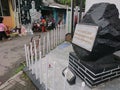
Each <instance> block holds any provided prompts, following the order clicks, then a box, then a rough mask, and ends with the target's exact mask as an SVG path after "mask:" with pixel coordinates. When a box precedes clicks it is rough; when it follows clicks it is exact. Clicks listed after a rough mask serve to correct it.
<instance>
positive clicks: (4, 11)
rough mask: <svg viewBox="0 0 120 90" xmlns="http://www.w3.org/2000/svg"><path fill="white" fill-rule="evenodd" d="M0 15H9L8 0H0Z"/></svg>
mask: <svg viewBox="0 0 120 90" xmlns="http://www.w3.org/2000/svg"><path fill="white" fill-rule="evenodd" d="M0 16H10V10H9V4H8V0H0Z"/></svg>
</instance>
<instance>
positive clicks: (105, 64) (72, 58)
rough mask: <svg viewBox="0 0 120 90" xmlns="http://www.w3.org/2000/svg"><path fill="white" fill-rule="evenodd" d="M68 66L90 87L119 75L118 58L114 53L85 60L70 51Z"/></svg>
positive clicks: (119, 60)
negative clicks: (100, 57)
mask: <svg viewBox="0 0 120 90" xmlns="http://www.w3.org/2000/svg"><path fill="white" fill-rule="evenodd" d="M69 67H70V68H71V69H72V70H73V71H74V72H75V73H76V74H77V75H78V76H79V77H80V78H81V79H82V80H83V81H84V82H85V83H86V84H87V85H88V86H90V87H94V86H96V85H98V84H100V83H103V82H105V81H108V80H110V79H113V78H116V77H119V76H120V59H119V58H118V57H117V58H116V56H115V55H109V56H106V57H103V58H102V59H99V60H97V61H89V62H86V61H82V60H80V59H79V58H78V57H77V56H76V54H75V53H74V52H71V53H70V54H69Z"/></svg>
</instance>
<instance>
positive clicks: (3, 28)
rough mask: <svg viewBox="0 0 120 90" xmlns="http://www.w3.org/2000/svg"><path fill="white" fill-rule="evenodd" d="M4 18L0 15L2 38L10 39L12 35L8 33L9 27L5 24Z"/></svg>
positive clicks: (0, 36) (0, 35)
mask: <svg viewBox="0 0 120 90" xmlns="http://www.w3.org/2000/svg"><path fill="white" fill-rule="evenodd" d="M3 19H4V18H3V17H0V40H3V38H4V39H8V40H10V39H11V38H10V36H7V34H6V30H7V27H6V26H5V25H4V24H3Z"/></svg>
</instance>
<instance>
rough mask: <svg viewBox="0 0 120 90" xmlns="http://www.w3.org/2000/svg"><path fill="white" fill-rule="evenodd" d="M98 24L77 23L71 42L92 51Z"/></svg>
mask: <svg viewBox="0 0 120 90" xmlns="http://www.w3.org/2000/svg"><path fill="white" fill-rule="evenodd" d="M97 31H98V26H92V25H84V24H77V25H76V28H75V33H74V36H73V41H72V43H74V44H76V45H78V46H80V47H82V48H84V49H86V50H88V51H92V48H93V45H94V41H95V38H96V34H97Z"/></svg>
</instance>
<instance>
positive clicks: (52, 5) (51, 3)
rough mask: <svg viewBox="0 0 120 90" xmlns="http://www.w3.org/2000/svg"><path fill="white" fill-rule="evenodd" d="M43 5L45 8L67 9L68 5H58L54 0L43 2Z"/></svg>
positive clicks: (44, 0)
mask: <svg viewBox="0 0 120 90" xmlns="http://www.w3.org/2000/svg"><path fill="white" fill-rule="evenodd" d="M43 4H44V6H47V7H52V8H59V9H67V6H66V5H62V4H58V3H56V2H55V1H54V0H43Z"/></svg>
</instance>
